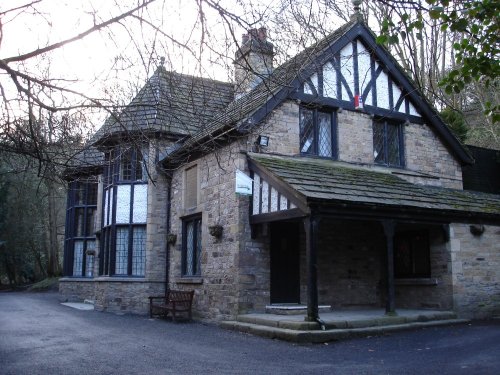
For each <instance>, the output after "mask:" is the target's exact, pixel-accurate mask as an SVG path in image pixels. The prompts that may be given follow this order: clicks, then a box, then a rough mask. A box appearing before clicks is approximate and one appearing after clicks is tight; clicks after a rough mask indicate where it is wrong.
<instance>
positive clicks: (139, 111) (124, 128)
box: [91, 66, 234, 145]
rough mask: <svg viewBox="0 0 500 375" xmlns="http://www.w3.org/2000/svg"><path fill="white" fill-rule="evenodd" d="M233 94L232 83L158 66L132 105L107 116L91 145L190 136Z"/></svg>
mask: <svg viewBox="0 0 500 375" xmlns="http://www.w3.org/2000/svg"><path fill="white" fill-rule="evenodd" d="M233 91H234V90H233V85H232V84H229V83H225V82H219V81H215V80H212V79H208V78H199V77H194V76H190V75H185V74H180V73H176V72H167V70H166V69H165V67H163V66H159V67H158V68H157V70H156V71H155V73H154V74H153V75H152V76H151V78H149V80H148V81H147V82H146V84H145V85H144V87H142V89H141V90H140V91H139V93H138V94H137V95H136V96H135V98H134V99H133V100H132V101H131V102H130V104H128V105H127V106H126V107H125V108H124V109H123V110H122V111H121V112H120V113H118V114H116V115H111V116H109V117H108V119H107V120H106V122H105V123H104V125H103V126H102V127H101V128H100V129H99V130H98V131H97V132H96V133H95V134H94V136H93V137H92V140H91V143H93V144H96V145H102V144H105V143H106V142H107V141H109V140H110V139H113V138H115V137H117V136H129V135H130V136H137V135H147V136H150V135H151V134H155V133H158V134H164V135H171V136H180V137H185V136H191V135H193V134H196V133H197V132H198V131H199V130H200V127H201V126H202V125H203V124H206V123H208V122H209V121H210V120H211V118H212V117H213V116H214V114H215V113H219V112H220V111H221V110H223V108H225V107H226V106H227V104H228V103H229V102H230V101H231V100H232V99H233V96H234V94H233Z"/></svg>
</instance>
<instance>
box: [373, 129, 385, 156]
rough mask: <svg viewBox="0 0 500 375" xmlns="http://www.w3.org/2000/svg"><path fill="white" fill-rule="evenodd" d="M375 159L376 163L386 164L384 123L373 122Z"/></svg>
mask: <svg viewBox="0 0 500 375" xmlns="http://www.w3.org/2000/svg"><path fill="white" fill-rule="evenodd" d="M373 159H374V160H375V163H379V164H385V150H384V123H383V122H374V123H373Z"/></svg>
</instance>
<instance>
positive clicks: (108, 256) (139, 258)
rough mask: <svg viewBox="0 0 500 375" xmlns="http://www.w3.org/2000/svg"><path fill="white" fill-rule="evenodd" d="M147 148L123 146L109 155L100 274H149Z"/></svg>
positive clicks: (106, 170) (104, 194)
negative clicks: (147, 267) (147, 262)
mask: <svg viewBox="0 0 500 375" xmlns="http://www.w3.org/2000/svg"><path fill="white" fill-rule="evenodd" d="M145 155H147V149H138V148H134V147H125V146H120V147H117V148H115V149H113V150H111V151H109V152H108V153H107V155H106V159H107V167H106V169H105V176H104V181H105V186H104V193H103V205H102V209H103V215H102V238H101V250H102V252H101V253H102V256H101V257H100V263H99V273H100V274H101V275H109V276H141V277H142V276H145V271H146V267H145V265H146V221H147V196H148V185H147V172H146V166H145V165H146V160H145V159H146V158H145V157H144V156H145Z"/></svg>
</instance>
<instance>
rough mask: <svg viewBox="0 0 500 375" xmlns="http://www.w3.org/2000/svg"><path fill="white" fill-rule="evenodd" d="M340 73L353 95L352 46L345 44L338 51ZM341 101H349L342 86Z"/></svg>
mask: <svg viewBox="0 0 500 375" xmlns="http://www.w3.org/2000/svg"><path fill="white" fill-rule="evenodd" d="M340 72H341V73H342V75H343V76H344V78H345V80H346V82H347V85H348V86H349V87H350V89H351V92H352V93H354V65H353V59H352V44H351V43H349V44H347V45H346V46H345V47H344V48H342V50H341V51H340ZM342 99H343V100H349V95H348V93H347V90H346V89H345V87H344V86H342Z"/></svg>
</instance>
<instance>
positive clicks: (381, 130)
mask: <svg viewBox="0 0 500 375" xmlns="http://www.w3.org/2000/svg"><path fill="white" fill-rule="evenodd" d="M373 158H374V161H375V163H376V164H381V165H387V166H389V167H402V166H404V152H403V130H402V125H401V124H399V123H395V122H390V121H387V120H375V121H373Z"/></svg>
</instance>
